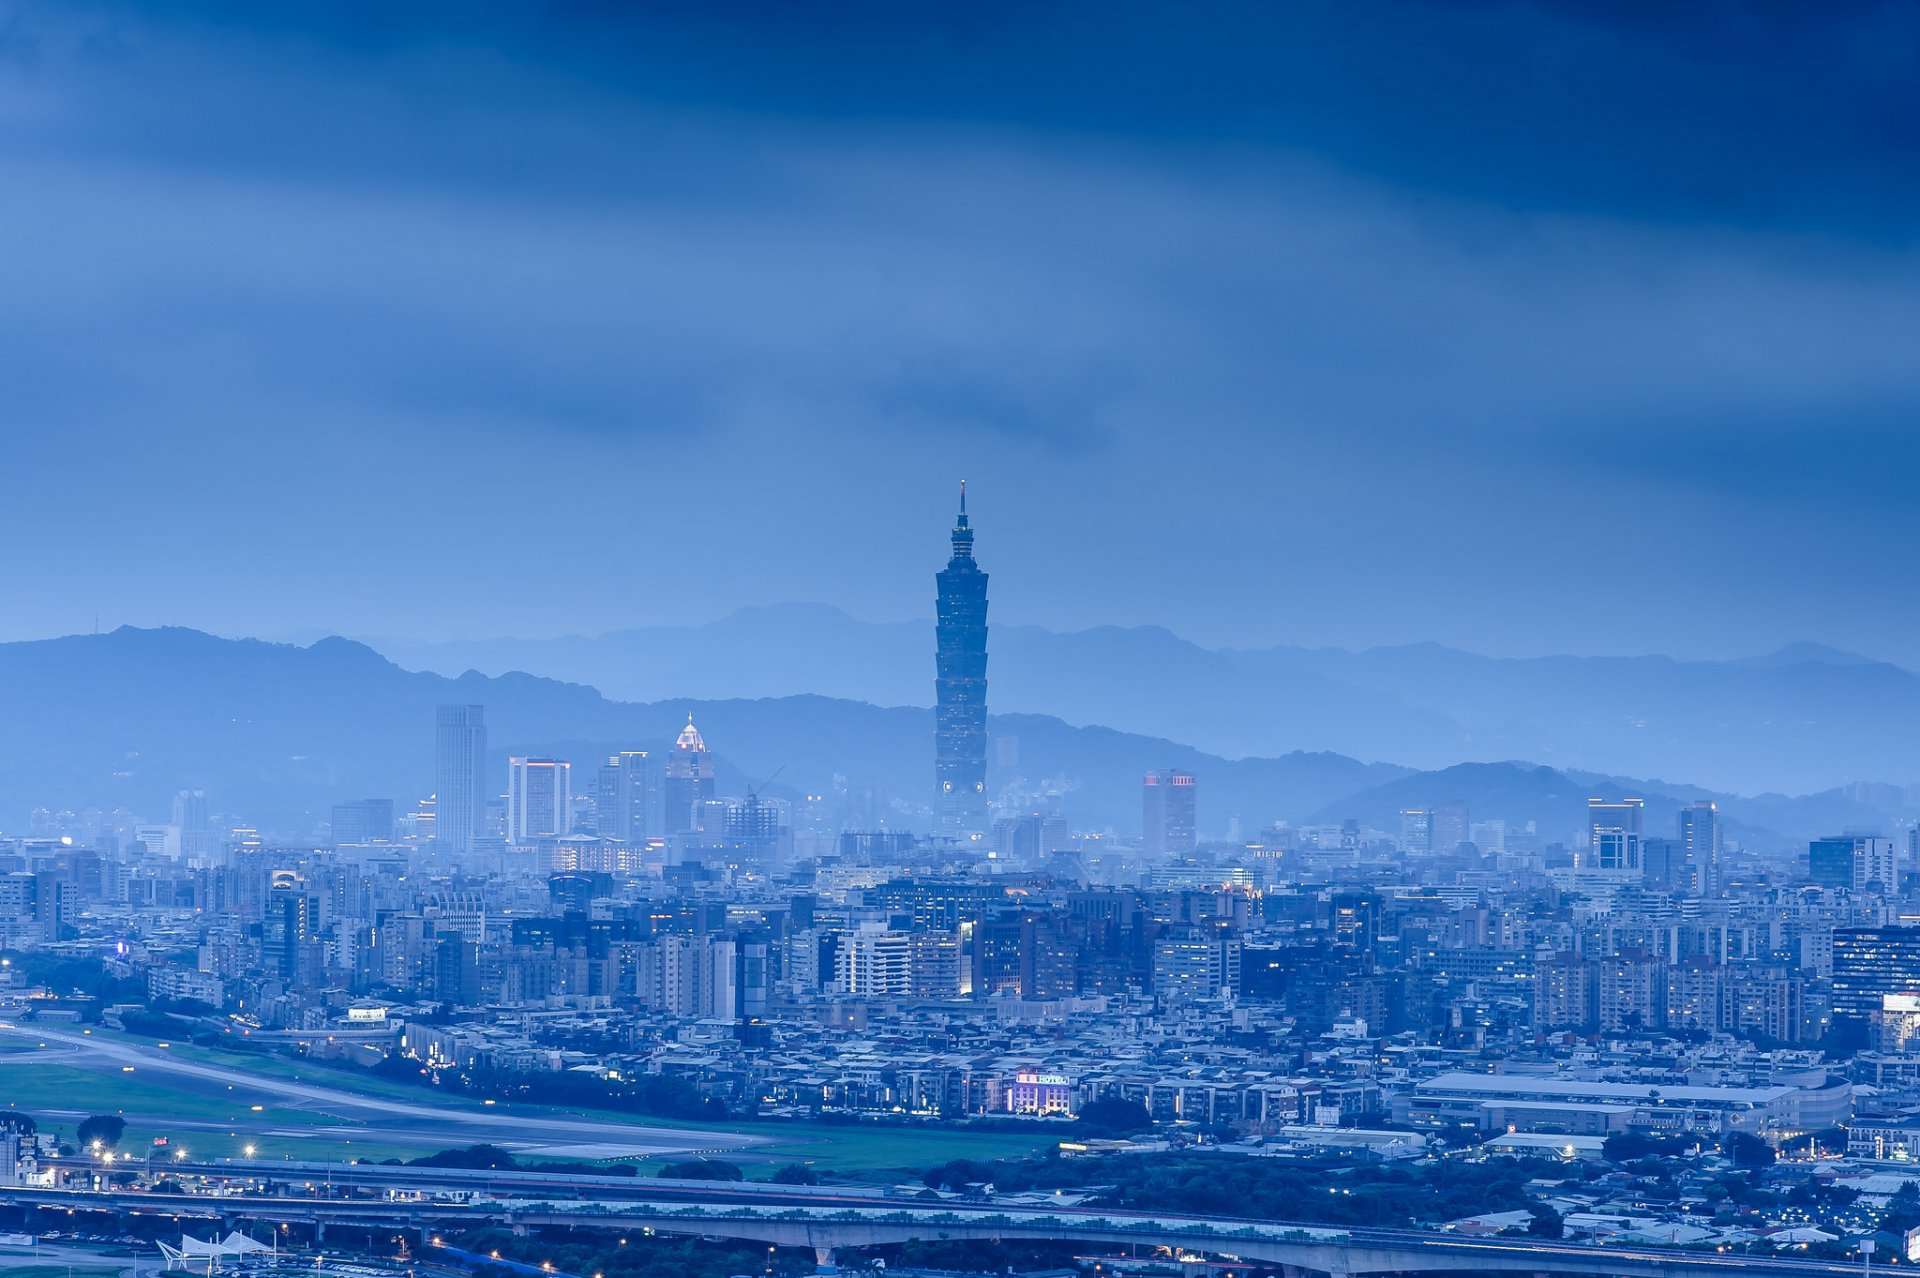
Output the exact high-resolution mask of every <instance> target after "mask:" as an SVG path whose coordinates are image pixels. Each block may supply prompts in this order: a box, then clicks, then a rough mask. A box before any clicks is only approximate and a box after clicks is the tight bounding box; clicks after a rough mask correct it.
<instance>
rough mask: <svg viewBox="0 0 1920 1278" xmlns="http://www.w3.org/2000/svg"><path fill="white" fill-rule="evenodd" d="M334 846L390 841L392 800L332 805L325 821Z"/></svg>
mask: <svg viewBox="0 0 1920 1278" xmlns="http://www.w3.org/2000/svg"><path fill="white" fill-rule="evenodd" d="M328 827H329V828H330V829H331V830H332V831H333V843H334V846H335V847H339V846H340V845H342V844H352V843H391V842H393V800H392V799H354V800H352V801H351V802H348V803H336V804H334V805H333V812H332V815H331V818H330V819H329V821H328Z"/></svg>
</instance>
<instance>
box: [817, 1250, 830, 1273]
mask: <svg viewBox="0 0 1920 1278" xmlns="http://www.w3.org/2000/svg"><path fill="white" fill-rule="evenodd" d="M813 1267H814V1268H815V1269H832V1268H833V1248H831V1247H815V1248H814V1249H813Z"/></svg>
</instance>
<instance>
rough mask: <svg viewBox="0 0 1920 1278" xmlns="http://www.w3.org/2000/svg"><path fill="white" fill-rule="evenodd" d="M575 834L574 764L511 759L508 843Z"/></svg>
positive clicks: (526, 842) (520, 843)
mask: <svg viewBox="0 0 1920 1278" xmlns="http://www.w3.org/2000/svg"><path fill="white" fill-rule="evenodd" d="M572 832H573V765H572V764H570V763H568V762H567V761H566V760H564V759H531V758H512V759H508V760H507V842H508V843H511V844H514V845H515V846H521V845H525V844H528V843H539V842H543V841H545V840H550V839H557V838H560V837H561V836H563V835H566V834H571V833H572Z"/></svg>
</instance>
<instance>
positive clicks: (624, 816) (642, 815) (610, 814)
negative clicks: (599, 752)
mask: <svg viewBox="0 0 1920 1278" xmlns="http://www.w3.org/2000/svg"><path fill="white" fill-rule="evenodd" d="M593 802H594V808H595V810H596V811H597V812H598V813H599V816H600V837H601V838H604V839H620V840H623V841H624V842H628V843H639V842H641V841H642V840H644V839H645V838H646V837H647V836H648V835H649V834H651V833H652V832H653V821H652V817H653V761H652V760H651V759H650V758H648V757H647V752H646V751H645V750H622V751H621V752H620V753H619V754H615V755H609V756H608V757H607V761H606V763H605V764H603V765H602V766H601V768H600V775H599V777H598V778H596V780H595V786H594V793H593Z"/></svg>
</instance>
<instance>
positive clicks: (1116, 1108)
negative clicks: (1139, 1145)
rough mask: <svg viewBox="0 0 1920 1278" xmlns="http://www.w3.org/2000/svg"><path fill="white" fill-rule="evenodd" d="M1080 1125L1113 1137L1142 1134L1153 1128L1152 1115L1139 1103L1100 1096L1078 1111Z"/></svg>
mask: <svg viewBox="0 0 1920 1278" xmlns="http://www.w3.org/2000/svg"><path fill="white" fill-rule="evenodd" d="M1080 1125H1081V1126H1082V1127H1086V1128H1089V1129H1092V1130H1095V1131H1099V1132H1104V1133H1107V1134H1110V1135H1114V1136H1124V1135H1126V1134H1128V1133H1129V1132H1143V1131H1145V1130H1147V1129H1148V1128H1149V1127H1152V1126H1153V1115H1152V1114H1149V1113H1148V1112H1147V1107H1146V1106H1145V1105H1142V1104H1141V1103H1140V1102H1139V1101H1130V1100H1120V1099H1119V1098H1117V1097H1113V1096H1102V1097H1101V1098H1100V1099H1099V1100H1097V1101H1093V1102H1091V1103H1089V1104H1088V1105H1087V1106H1086V1107H1085V1108H1083V1109H1082V1110H1081V1111H1080Z"/></svg>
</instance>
